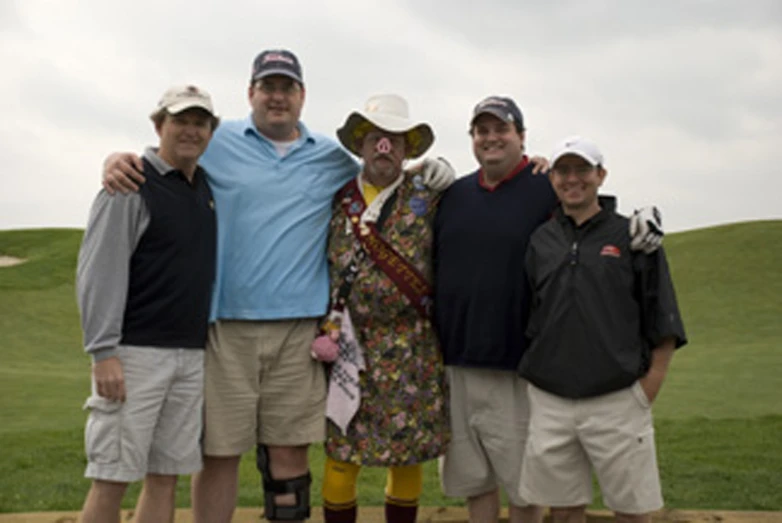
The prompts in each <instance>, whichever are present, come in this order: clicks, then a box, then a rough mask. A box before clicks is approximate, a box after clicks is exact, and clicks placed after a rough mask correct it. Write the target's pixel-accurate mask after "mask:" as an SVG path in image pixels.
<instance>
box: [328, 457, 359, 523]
mask: <svg viewBox="0 0 782 523" xmlns="http://www.w3.org/2000/svg"><path fill="white" fill-rule="evenodd" d="M325 469H326V470H325V472H324V474H323V520H324V521H326V523H354V522H355V521H356V478H358V473H359V471H360V470H361V467H359V466H358V465H354V464H352V463H345V462H342V461H336V460H333V459H331V458H326V467H325Z"/></svg>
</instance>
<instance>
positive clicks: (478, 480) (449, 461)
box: [440, 366, 529, 506]
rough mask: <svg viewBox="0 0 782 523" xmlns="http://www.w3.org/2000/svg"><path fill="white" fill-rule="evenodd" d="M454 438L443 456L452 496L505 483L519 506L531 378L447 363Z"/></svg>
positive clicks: (445, 483)
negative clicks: (528, 384) (528, 383)
mask: <svg viewBox="0 0 782 523" xmlns="http://www.w3.org/2000/svg"><path fill="white" fill-rule="evenodd" d="M446 375H447V376H448V380H449V382H450V395H451V398H450V399H451V430H452V431H453V437H452V439H451V444H450V445H449V446H448V450H447V451H446V453H445V456H443V457H442V458H441V460H440V481H441V483H442V488H443V492H445V495H446V496H451V497H460V498H470V497H474V496H478V495H481V494H485V493H487V492H491V491H493V490H495V489H497V487H502V488H503V489H504V490H505V492H506V493H507V495H508V499H509V500H510V502H511V503H512V504H513V505H516V506H525V505H527V502H526V501H524V499H523V498H522V497H521V496H519V482H520V480H521V463H522V458H523V456H524V445H525V443H526V437H527V424H528V423H529V404H528V401H527V382H526V381H525V380H524V379H522V378H519V377H518V375H517V374H516V373H515V372H513V371H501V370H488V369H470V368H462V367H453V366H448V367H446Z"/></svg>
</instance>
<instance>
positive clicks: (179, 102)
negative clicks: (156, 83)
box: [150, 85, 217, 119]
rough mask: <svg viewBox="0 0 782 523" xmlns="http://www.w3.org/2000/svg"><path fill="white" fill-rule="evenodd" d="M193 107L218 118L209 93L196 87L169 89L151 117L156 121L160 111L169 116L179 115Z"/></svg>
mask: <svg viewBox="0 0 782 523" xmlns="http://www.w3.org/2000/svg"><path fill="white" fill-rule="evenodd" d="M193 107H198V108H200V109H203V110H204V111H206V112H208V113H209V114H211V115H212V116H214V117H215V118H216V117H217V114H216V113H215V110H214V106H213V105H212V97H211V96H209V93H207V92H206V91H204V90H203V89H201V88H199V87H196V86H195V85H177V86H174V87H171V88H169V89H168V90H167V91H166V92H165V93H163V97H162V98H160V101H159V102H158V104H157V107H156V108H155V110H154V111H153V112H152V114H151V115H150V116H151V117H152V118H153V119H154V118H155V116H156V115H158V114H159V113H160V111H166V112H167V113H168V114H178V113H181V112H182V111H184V110H186V109H192V108H193Z"/></svg>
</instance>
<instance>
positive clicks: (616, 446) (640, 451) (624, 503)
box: [521, 382, 663, 514]
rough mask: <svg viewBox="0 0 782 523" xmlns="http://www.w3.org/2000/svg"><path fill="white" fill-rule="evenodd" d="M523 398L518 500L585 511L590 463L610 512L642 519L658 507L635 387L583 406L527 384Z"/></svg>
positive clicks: (641, 399)
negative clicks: (525, 412) (526, 426)
mask: <svg viewBox="0 0 782 523" xmlns="http://www.w3.org/2000/svg"><path fill="white" fill-rule="evenodd" d="M529 398H530V409H531V415H530V433H529V440H528V442H527V452H526V456H525V458H524V466H523V471H522V485H521V495H522V496H523V497H524V499H529V500H530V501H531V502H533V503H535V504H537V505H548V506H552V507H567V506H578V505H588V504H589V503H591V502H592V472H591V471H592V469H591V467H590V464H591V466H592V467H594V470H595V473H596V475H597V479H598V482H599V483H600V490H601V492H602V494H603V501H604V503H605V505H606V506H607V507H608V508H610V509H611V510H613V511H615V512H622V513H626V514H645V513H647V512H652V511H655V510H659V509H660V508H662V506H663V499H662V494H661V492H660V476H659V473H658V470H657V456H656V452H655V446H654V426H653V425H652V411H651V406H650V404H649V400H648V399H647V397H646V393H644V391H643V389H642V388H641V385H640V383H639V382H635V383H634V384H633V385H632V386H631V387H628V388H626V389H622V390H618V391H616V392H612V393H610V394H605V395H602V396H598V397H595V398H588V399H582V400H571V399H567V398H561V397H559V396H555V395H553V394H549V393H548V392H544V391H542V390H540V389H538V388H536V387H534V386H532V385H530V387H529Z"/></svg>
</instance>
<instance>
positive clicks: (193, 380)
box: [84, 346, 204, 483]
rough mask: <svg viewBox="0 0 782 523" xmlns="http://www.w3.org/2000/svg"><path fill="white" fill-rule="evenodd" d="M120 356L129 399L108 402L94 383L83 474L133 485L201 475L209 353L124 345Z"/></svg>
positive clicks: (85, 440) (89, 407) (118, 351)
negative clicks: (154, 477)
mask: <svg viewBox="0 0 782 523" xmlns="http://www.w3.org/2000/svg"><path fill="white" fill-rule="evenodd" d="M117 355H118V357H119V359H120V362H121V363H122V372H123V374H124V377H125V391H126V396H127V398H126V400H125V401H124V402H122V403H120V402H118V401H110V400H107V399H106V398H103V397H101V396H98V394H97V393H96V392H95V384H94V383H93V392H92V396H90V397H89V398H87V402H86V403H85V405H84V408H85V409H89V410H90V415H89V417H88V419H87V428H86V429H85V432H84V443H85V450H86V452H87V470H86V472H85V473H84V475H85V476H86V477H88V478H92V479H99V480H104V481H117V482H121V483H130V482H132V481H138V480H140V479H142V478H144V476H145V475H146V474H148V473H152V474H165V475H178V474H192V473H193V472H197V471H198V470H200V469H201V446H200V438H201V419H202V411H203V384H204V351H203V350H199V349H169V348H163V349H161V348H153V347H135V346H133V347H130V346H120V347H119V348H118V349H117Z"/></svg>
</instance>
